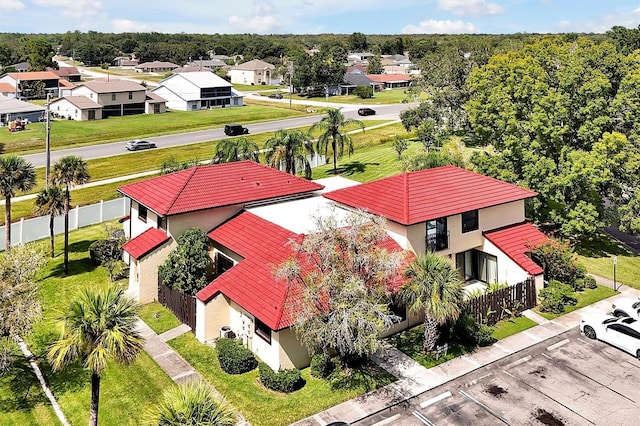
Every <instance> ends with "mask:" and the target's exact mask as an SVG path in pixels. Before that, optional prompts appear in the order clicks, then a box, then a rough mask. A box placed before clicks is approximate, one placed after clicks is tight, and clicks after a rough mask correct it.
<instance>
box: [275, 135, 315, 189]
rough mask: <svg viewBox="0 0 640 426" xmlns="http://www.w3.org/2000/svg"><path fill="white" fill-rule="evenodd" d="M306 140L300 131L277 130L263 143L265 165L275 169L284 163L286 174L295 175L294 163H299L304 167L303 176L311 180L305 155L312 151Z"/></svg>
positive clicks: (309, 167)
mask: <svg viewBox="0 0 640 426" xmlns="http://www.w3.org/2000/svg"><path fill="white" fill-rule="evenodd" d="M308 139H309V138H308V137H307V135H306V134H304V133H303V132H301V131H300V130H291V131H288V130H278V131H277V132H276V133H275V134H274V135H273V137H272V138H271V139H268V140H267V141H266V142H265V148H266V149H267V151H266V162H267V164H268V165H269V166H271V167H273V168H276V169H277V168H279V166H280V164H281V162H284V164H285V170H286V172H287V173H291V174H292V175H295V174H296V173H297V170H296V163H298V162H300V163H302V165H303V166H304V176H305V177H306V178H307V179H311V165H310V164H309V161H308V160H307V154H313V152H314V151H313V145H312V144H311V142H310V141H309V140H308Z"/></svg>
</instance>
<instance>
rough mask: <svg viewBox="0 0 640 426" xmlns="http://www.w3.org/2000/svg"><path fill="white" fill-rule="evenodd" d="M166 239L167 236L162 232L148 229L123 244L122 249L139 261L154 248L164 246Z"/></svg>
mask: <svg viewBox="0 0 640 426" xmlns="http://www.w3.org/2000/svg"><path fill="white" fill-rule="evenodd" d="M168 239H169V236H168V235H167V234H165V233H164V232H163V231H161V230H159V229H156V228H149V229H147V230H146V231H144V232H143V233H142V234H140V235H138V236H137V237H135V238H132V239H130V240H129V241H127V242H126V243H124V244H123V245H122V249H123V250H124V251H126V252H127V253H129V254H130V255H131V257H133V258H134V259H140V258H141V257H143V256H144V255H146V254H148V253H150V252H151V251H153V250H154V249H155V248H156V247H159V246H160V245H162V244H164V243H165V242H166V241H167V240H168Z"/></svg>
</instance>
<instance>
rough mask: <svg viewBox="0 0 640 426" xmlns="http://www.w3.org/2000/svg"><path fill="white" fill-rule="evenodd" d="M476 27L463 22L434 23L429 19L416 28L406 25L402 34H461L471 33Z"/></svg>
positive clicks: (446, 21) (433, 20)
mask: <svg viewBox="0 0 640 426" xmlns="http://www.w3.org/2000/svg"><path fill="white" fill-rule="evenodd" d="M475 30H476V27H475V25H473V24H472V23H471V22H464V21H460V20H458V21H449V20H444V21H436V20H435V19H429V20H427V21H420V23H419V24H418V26H415V25H406V26H405V27H404V28H402V33H403V34H461V33H473V32H475Z"/></svg>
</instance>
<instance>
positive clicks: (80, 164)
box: [51, 155, 89, 275]
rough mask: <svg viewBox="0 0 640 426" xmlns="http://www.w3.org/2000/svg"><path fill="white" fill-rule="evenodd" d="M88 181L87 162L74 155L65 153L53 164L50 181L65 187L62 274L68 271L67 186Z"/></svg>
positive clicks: (68, 204)
mask: <svg viewBox="0 0 640 426" xmlns="http://www.w3.org/2000/svg"><path fill="white" fill-rule="evenodd" d="M88 181H89V173H88V172H87V162H86V161H84V160H83V159H82V158H80V157H78V156H75V155H67V156H66V157H62V158H61V159H59V160H58V162H57V163H56V164H54V165H53V170H52V173H51V183H52V184H53V185H60V186H64V187H65V192H64V194H65V195H64V275H67V274H68V273H69V206H70V204H71V195H70V194H69V187H70V186H74V185H81V184H83V183H87V182H88Z"/></svg>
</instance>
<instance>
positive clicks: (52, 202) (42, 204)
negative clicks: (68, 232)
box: [34, 186, 65, 257]
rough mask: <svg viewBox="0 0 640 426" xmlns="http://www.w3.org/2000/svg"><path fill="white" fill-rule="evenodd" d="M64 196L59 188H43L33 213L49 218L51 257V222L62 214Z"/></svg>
mask: <svg viewBox="0 0 640 426" xmlns="http://www.w3.org/2000/svg"><path fill="white" fill-rule="evenodd" d="M64 204H65V196H64V192H63V191H62V188H60V187H59V186H50V187H48V188H44V189H43V190H41V191H40V192H39V193H38V196H37V197H36V202H35V209H34V213H35V214H38V215H48V216H49V238H50V239H51V257H53V256H54V254H55V253H54V243H55V240H54V238H55V237H54V234H53V221H54V219H55V217H56V216H60V215H61V214H63V213H64Z"/></svg>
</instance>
